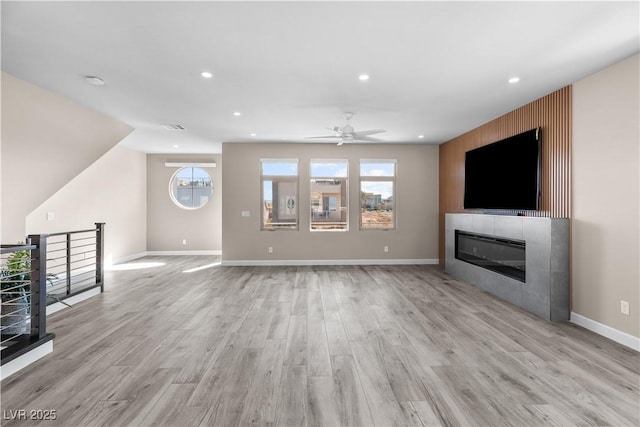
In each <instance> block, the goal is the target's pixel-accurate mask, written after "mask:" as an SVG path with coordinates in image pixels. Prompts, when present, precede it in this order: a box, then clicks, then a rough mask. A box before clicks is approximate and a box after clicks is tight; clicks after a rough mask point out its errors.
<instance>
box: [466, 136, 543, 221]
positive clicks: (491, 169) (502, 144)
mask: <svg viewBox="0 0 640 427" xmlns="http://www.w3.org/2000/svg"><path fill="white" fill-rule="evenodd" d="M541 143H542V132H541V129H540V128H535V129H531V130H529V131H526V132H523V133H521V134H518V135H514V136H512V137H509V138H506V139H503V140H501V141H498V142H494V143H492V144H488V145H485V146H482V147H479V148H476V149H473V150H469V151H467V152H466V154H465V162H464V208H465V209H495V210H537V209H538V205H539V201H540V161H541V145H542V144H541Z"/></svg>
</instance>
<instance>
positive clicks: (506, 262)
mask: <svg viewBox="0 0 640 427" xmlns="http://www.w3.org/2000/svg"><path fill="white" fill-rule="evenodd" d="M455 232H456V233H455V239H456V241H455V257H456V259H459V260H460V261H464V262H468V263H470V264H473V265H477V266H478V267H482V268H486V269H487V270H491V271H495V272H496V273H499V274H502V275H505V276H508V277H511V278H513V279H516V280H519V281H520V282H523V283H524V282H526V280H525V277H526V260H525V242H524V241H522V240H512V239H505V238H503V237H497V236H489V235H486V234H478V233H468V232H466V231H460V230H455Z"/></svg>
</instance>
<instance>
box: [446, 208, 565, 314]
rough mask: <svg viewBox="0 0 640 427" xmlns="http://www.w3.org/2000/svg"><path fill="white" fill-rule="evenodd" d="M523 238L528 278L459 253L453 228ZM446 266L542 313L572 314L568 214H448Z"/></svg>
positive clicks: (467, 279) (499, 296) (528, 309)
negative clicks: (488, 266)
mask: <svg viewBox="0 0 640 427" xmlns="http://www.w3.org/2000/svg"><path fill="white" fill-rule="evenodd" d="M456 230H459V231H464V232H467V233H472V234H473V233H477V234H481V235H486V236H494V237H496V238H499V239H513V240H521V241H524V242H525V263H526V278H525V282H521V281H518V280H516V279H513V278H511V277H507V276H505V275H502V274H499V273H497V272H495V271H491V270H487V269H485V268H482V267H479V266H477V265H473V264H470V263H468V262H465V261H462V260H459V259H456V258H455V231H456ZM445 269H446V271H447V272H448V273H449V274H451V275H452V276H454V277H455V278H457V279H460V280H464V281H465V282H468V283H471V284H472V285H475V286H477V287H479V288H481V289H483V290H485V291H487V292H489V293H491V294H493V295H495V296H497V297H498V298H501V299H504V300H506V301H509V302H510V303H512V304H515V305H517V306H519V307H522V308H524V309H525V310H527V311H529V312H531V313H534V314H535V315H537V316H540V317H542V318H543V319H546V320H550V321H553V322H562V321H567V320H569V220H568V219H565V218H534V217H525V216H506V215H484V214H446V215H445Z"/></svg>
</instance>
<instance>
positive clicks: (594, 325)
mask: <svg viewBox="0 0 640 427" xmlns="http://www.w3.org/2000/svg"><path fill="white" fill-rule="evenodd" d="M570 320H571V323H574V324H576V325H578V326H582V327H583V328H585V329H588V330H590V331H592V332H595V333H596V334H598V335H602V336H603V337H606V338H609V339H610V340H613V341H615V342H617V343H619V344H622V345H624V346H626V347H629V348H631V349H633V350H635V351H640V338H638V337H634V336H633V335H630V334H628V333H626V332H622V331H619V330H617V329H615V328H612V327H611V326H607V325H605V324H603V323H600V322H596V321H595V320H592V319H589V318H588V317H585V316H583V315H581V314H578V313H574V312H573V311H572V312H571V318H570Z"/></svg>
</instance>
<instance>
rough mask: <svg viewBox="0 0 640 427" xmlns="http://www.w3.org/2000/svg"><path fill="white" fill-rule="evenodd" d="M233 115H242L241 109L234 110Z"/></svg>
mask: <svg viewBox="0 0 640 427" xmlns="http://www.w3.org/2000/svg"><path fill="white" fill-rule="evenodd" d="M233 115H234V116H236V117H240V116H241V114H240V111H234V112H233Z"/></svg>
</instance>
